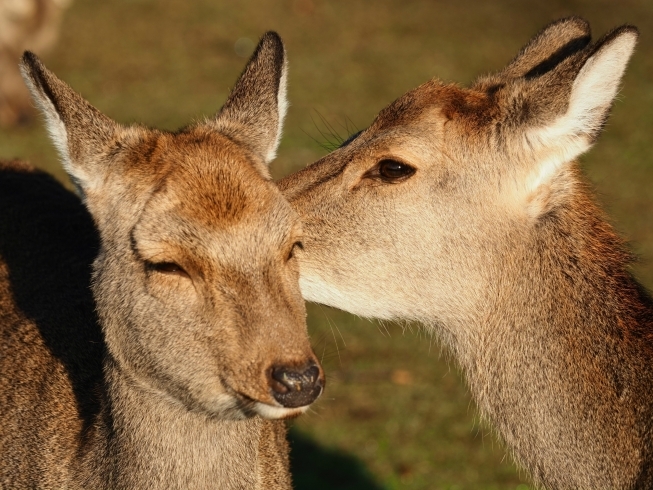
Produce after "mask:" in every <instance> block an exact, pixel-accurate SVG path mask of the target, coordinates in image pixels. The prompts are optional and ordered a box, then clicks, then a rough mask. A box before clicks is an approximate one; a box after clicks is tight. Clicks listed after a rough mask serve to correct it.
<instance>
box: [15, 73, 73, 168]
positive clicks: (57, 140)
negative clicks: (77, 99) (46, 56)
mask: <svg viewBox="0 0 653 490" xmlns="http://www.w3.org/2000/svg"><path fill="white" fill-rule="evenodd" d="M20 72H21V74H22V75H23V80H24V81H25V85H27V88H28V89H29V91H30V93H31V94H32V99H34V102H36V105H37V106H38V108H39V109H40V110H41V112H42V113H43V116H44V117H45V126H46V128H47V130H48V134H49V135H50V139H51V140H52V143H53V144H54V147H55V148H56V150H57V153H59V157H60V158H61V163H62V165H63V167H64V170H66V172H67V173H68V174H69V175H72V170H73V169H72V162H71V159H70V152H69V150H68V132H67V131H66V125H65V124H64V122H63V120H62V119H61V117H60V116H59V112H58V111H57V109H56V107H55V106H54V104H53V103H52V101H51V100H50V99H49V98H48V97H47V96H45V95H44V94H43V93H42V92H41V90H39V88H38V87H37V86H36V85H35V84H34V81H33V80H32V77H31V76H30V74H29V73H28V69H27V66H26V65H25V64H21V65H20Z"/></svg>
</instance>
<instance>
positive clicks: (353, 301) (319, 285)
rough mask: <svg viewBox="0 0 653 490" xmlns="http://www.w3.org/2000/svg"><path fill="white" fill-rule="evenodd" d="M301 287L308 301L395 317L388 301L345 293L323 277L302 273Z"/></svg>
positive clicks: (384, 317)
mask: <svg viewBox="0 0 653 490" xmlns="http://www.w3.org/2000/svg"><path fill="white" fill-rule="evenodd" d="M299 289H300V290H301V293H302V296H303V297H304V299H305V300H306V301H312V302H315V303H321V304H323V305H327V306H332V307H334V308H338V309H340V310H344V311H348V312H349V313H353V314H354V315H359V316H362V317H366V318H379V319H381V320H391V319H393V318H394V317H395V315H393V313H392V311H390V309H389V308H388V303H387V302H384V301H380V300H379V298H373V297H365V296H364V294H363V295H361V294H355V293H345V292H342V291H340V290H339V289H337V288H336V287H335V286H333V285H331V284H328V283H327V282H325V281H323V280H322V279H321V278H319V277H316V276H312V277H308V276H306V275H303V274H300V277H299Z"/></svg>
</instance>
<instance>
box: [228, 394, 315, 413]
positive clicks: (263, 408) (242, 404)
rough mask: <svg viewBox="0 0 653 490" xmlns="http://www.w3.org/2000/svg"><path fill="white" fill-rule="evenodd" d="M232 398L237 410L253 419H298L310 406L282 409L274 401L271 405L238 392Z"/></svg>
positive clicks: (308, 404) (282, 407)
mask: <svg viewBox="0 0 653 490" xmlns="http://www.w3.org/2000/svg"><path fill="white" fill-rule="evenodd" d="M234 397H235V399H236V400H237V402H236V403H237V406H238V409H239V410H241V411H242V413H243V414H245V416H248V417H254V416H257V415H258V416H259V417H262V418H264V419H270V420H275V419H292V418H295V417H299V416H300V415H301V414H303V413H304V412H306V411H307V410H308V407H310V406H311V403H307V404H306V405H303V406H301V407H284V406H283V405H281V404H280V403H277V402H276V401H275V402H273V403H268V402H262V401H259V400H256V399H254V398H251V397H249V396H248V395H245V394H244V393H238V392H236V393H234Z"/></svg>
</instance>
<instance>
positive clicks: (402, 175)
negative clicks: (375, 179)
mask: <svg viewBox="0 0 653 490" xmlns="http://www.w3.org/2000/svg"><path fill="white" fill-rule="evenodd" d="M377 167H378V169H379V176H380V177H381V178H382V179H383V180H385V181H386V182H399V181H401V180H404V179H407V178H408V177H410V176H411V175H413V174H414V173H415V169H414V168H413V167H411V166H410V165H406V164H405V163H401V162H398V161H396V160H381V161H380V162H379V163H378V164H377Z"/></svg>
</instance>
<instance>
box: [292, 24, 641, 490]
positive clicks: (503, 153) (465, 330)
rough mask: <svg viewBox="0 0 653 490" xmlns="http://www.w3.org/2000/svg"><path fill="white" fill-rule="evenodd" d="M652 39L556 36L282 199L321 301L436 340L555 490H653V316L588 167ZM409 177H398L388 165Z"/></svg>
mask: <svg viewBox="0 0 653 490" xmlns="http://www.w3.org/2000/svg"><path fill="white" fill-rule="evenodd" d="M636 37H637V34H636V31H635V30H634V28H632V27H622V28H619V29H616V30H615V31H613V32H612V33H610V34H608V35H607V36H605V37H604V38H602V39H601V40H599V41H598V42H597V43H595V44H593V45H590V44H589V40H590V34H589V26H588V25H587V23H585V22H584V21H583V20H581V19H578V18H571V19H564V20H562V21H559V22H556V23H554V24H552V25H550V26H548V27H547V28H546V29H544V30H543V31H542V32H541V33H540V34H539V35H538V36H536V38H534V40H533V41H531V43H529V44H528V45H527V46H526V47H525V48H524V49H523V50H522V51H521V52H520V54H519V55H518V56H517V57H516V58H515V60H513V62H511V64H510V65H508V67H507V68H506V69H504V70H503V71H501V72H498V73H496V74H493V75H490V76H486V77H483V78H481V79H479V80H478V81H477V82H476V83H474V85H473V86H472V87H471V88H470V89H463V88H458V87H455V86H447V85H443V84H441V83H440V82H438V81H435V80H434V81H431V82H428V83H426V84H424V85H422V86H420V87H418V88H416V89H415V90H412V91H410V92H408V93H407V94H406V95H404V96H402V97H401V98H399V99H398V100H397V101H395V102H394V103H392V104H391V105H390V106H388V107H387V108H385V109H383V110H382V111H381V113H380V114H379V116H378V117H377V119H376V120H375V121H374V122H373V123H372V125H371V126H370V127H369V128H368V129H366V130H364V131H363V132H361V133H360V134H359V135H358V136H357V137H355V138H353V139H352V140H351V141H350V142H348V143H347V144H346V145H344V146H343V147H342V148H340V149H338V150H336V151H334V152H333V153H332V154H330V155H328V156H326V157H324V158H323V159H322V160H320V161H318V162H316V163H314V164H313V165H311V166H309V167H307V168H306V169H304V170H302V171H300V172H298V173H297V174H295V175H291V176H289V177H287V178H285V179H283V180H282V181H281V182H280V187H281V189H282V190H283V192H284V195H285V196H286V197H287V198H288V199H289V200H290V202H291V204H292V205H293V207H294V208H295V209H296V210H297V211H298V212H299V213H300V215H301V218H302V221H303V224H304V238H303V244H304V248H303V250H301V251H298V257H299V260H300V272H301V274H300V275H301V277H300V286H301V289H302V293H303V294H304V297H305V298H306V299H309V300H312V301H318V302H321V303H326V304H329V305H332V306H335V307H339V308H342V309H345V310H348V311H351V312H353V313H356V314H359V315H363V316H372V317H381V318H387V319H409V320H417V321H421V322H423V323H424V324H425V325H427V328H429V329H430V330H432V331H433V332H436V333H437V334H438V335H439V336H440V337H441V338H442V339H443V340H444V342H445V344H446V345H447V346H448V347H449V348H450V350H451V352H452V354H453V355H454V357H455V358H456V359H457V360H458V361H459V363H460V364H461V366H462V368H463V369H464V371H465V373H466V375H467V380H468V382H469V386H470V389H471V391H472V394H473V396H474V398H475V399H476V401H477V402H478V405H479V407H480V409H481V411H482V413H483V414H484V415H485V416H487V418H488V419H489V420H490V421H491V422H492V423H493V424H495V426H496V427H497V429H498V430H499V432H500V434H501V435H502V437H503V438H504V439H505V441H506V443H507V444H508V446H509V448H510V449H511V451H512V453H513V454H514V456H515V458H516V459H517V461H518V462H520V463H521V464H522V465H524V467H525V468H526V469H527V470H528V471H529V472H530V473H531V475H532V477H533V479H534V481H535V482H536V483H538V484H541V485H543V486H545V487H546V488H551V489H554V488H567V489H577V488H586V489H597V488H615V489H616V488H629V489H630V488H651V487H653V451H652V449H653V440H652V434H651V429H652V426H653V395H652V393H651V387H653V370H652V369H651V365H652V361H653V344H652V341H653V302H652V301H651V298H650V296H649V295H648V294H647V293H646V292H645V291H644V290H643V288H642V287H641V286H640V285H639V284H637V282H636V281H635V280H634V279H633V278H632V276H631V274H630V270H629V261H630V256H629V254H628V253H627V252H626V251H625V249H624V246H623V244H622V242H621V240H620V239H619V238H618V236H617V235H616V234H615V233H614V231H613V230H612V228H611V227H610V226H609V225H608V224H607V222H606V220H605V218H604V217H603V214H602V212H601V211H600V209H599V208H598V206H597V205H596V204H595V203H594V199H593V197H592V193H591V192H590V191H589V190H588V188H587V186H586V185H585V183H584V178H583V176H582V175H581V173H580V171H579V170H578V166H577V164H576V163H575V162H574V159H575V158H576V157H577V156H578V155H579V154H580V153H582V152H583V151H586V150H587V149H588V148H589V147H590V146H591V144H592V143H593V141H594V139H595V138H596V136H597V135H598V133H599V131H600V129H601V127H602V124H603V122H604V121H605V118H606V117H607V114H608V111H609V109H610V104H611V102H612V99H613V98H614V96H615V95H616V90H617V88H618V82H619V79H620V77H621V74H622V73H623V70H624V69H625V64H626V62H627V60H628V58H629V56H630V54H631V53H632V49H633V47H634V44H635V40H636ZM387 160H394V161H397V162H401V163H403V164H404V165H408V166H410V167H412V168H413V169H414V173H413V174H412V175H409V176H407V177H406V178H402V179H396V180H393V179H388V178H384V177H383V174H382V173H381V172H382V168H383V165H384V164H383V162H384V161H387Z"/></svg>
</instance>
